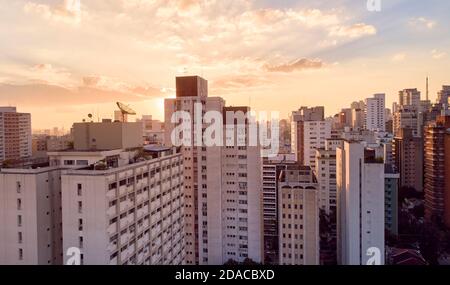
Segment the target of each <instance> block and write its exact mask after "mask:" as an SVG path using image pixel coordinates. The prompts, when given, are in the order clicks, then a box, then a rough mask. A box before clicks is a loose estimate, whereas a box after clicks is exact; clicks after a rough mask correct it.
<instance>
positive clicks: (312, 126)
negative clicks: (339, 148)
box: [291, 107, 331, 169]
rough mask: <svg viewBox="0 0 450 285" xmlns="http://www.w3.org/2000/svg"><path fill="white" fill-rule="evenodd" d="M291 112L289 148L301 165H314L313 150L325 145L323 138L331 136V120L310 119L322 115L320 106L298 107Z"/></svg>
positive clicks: (312, 166)
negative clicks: (295, 110) (298, 108)
mask: <svg viewBox="0 0 450 285" xmlns="http://www.w3.org/2000/svg"><path fill="white" fill-rule="evenodd" d="M300 110H301V111H300V114H296V113H297V112H293V115H292V117H293V118H294V119H293V121H292V126H291V140H292V142H291V143H292V146H291V150H292V151H293V153H295V154H296V156H297V161H298V162H299V163H301V164H303V165H306V166H311V168H313V169H314V167H315V159H316V158H315V150H316V149H318V148H324V147H325V140H326V139H328V138H331V121H325V120H323V118H322V119H321V120H311V119H319V118H321V117H322V114H323V112H322V111H323V109H322V107H316V108H311V109H304V108H302V109H300Z"/></svg>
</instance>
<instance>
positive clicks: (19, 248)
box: [0, 167, 63, 265]
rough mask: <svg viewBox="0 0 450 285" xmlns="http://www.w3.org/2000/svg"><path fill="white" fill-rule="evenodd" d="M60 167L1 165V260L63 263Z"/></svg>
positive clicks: (21, 262)
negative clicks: (7, 167)
mask: <svg viewBox="0 0 450 285" xmlns="http://www.w3.org/2000/svg"><path fill="white" fill-rule="evenodd" d="M60 177H61V169H60V168H58V167H44V168H37V169H1V171H0V224H1V226H0V264H2V265H52V264H61V263H62V254H63V251H62V241H61V239H62V226H61V183H60V180H59V179H60Z"/></svg>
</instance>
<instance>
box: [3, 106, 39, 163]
mask: <svg viewBox="0 0 450 285" xmlns="http://www.w3.org/2000/svg"><path fill="white" fill-rule="evenodd" d="M31 155H32V135H31V115H30V114H28V113H18V112H17V110H16V107H0V162H2V161H4V160H19V159H23V158H28V157H31Z"/></svg>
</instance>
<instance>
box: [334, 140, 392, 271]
mask: <svg viewBox="0 0 450 285" xmlns="http://www.w3.org/2000/svg"><path fill="white" fill-rule="evenodd" d="M336 160H337V163H336V173H337V175H336V176H337V192H338V194H337V196H338V207H337V209H338V215H337V217H338V218H337V232H338V235H337V237H338V238H337V249H338V263H339V264H341V265H366V264H367V262H368V260H369V259H370V257H371V256H370V255H368V254H367V252H368V250H373V249H376V250H378V253H379V254H380V259H381V260H380V263H381V264H384V228H385V218H384V216H385V214H384V211H385V209H384V204H385V197H384V191H385V189H384V186H383V185H384V182H385V181H384V179H385V178H384V177H385V176H384V164H383V162H382V161H380V160H379V159H378V158H377V157H375V152H374V151H373V150H371V149H368V148H365V147H364V146H363V145H362V144H361V143H360V142H355V141H353V142H349V141H346V142H344V146H343V147H342V148H337V150H336Z"/></svg>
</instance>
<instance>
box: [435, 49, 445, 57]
mask: <svg viewBox="0 0 450 285" xmlns="http://www.w3.org/2000/svg"><path fill="white" fill-rule="evenodd" d="M431 56H432V57H433V59H441V58H444V57H446V56H447V53H446V52H443V51H439V50H437V49H434V50H432V51H431Z"/></svg>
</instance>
